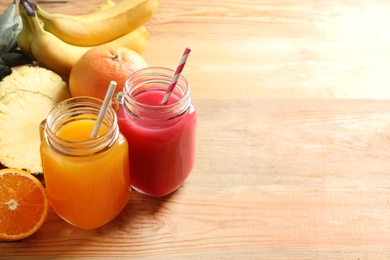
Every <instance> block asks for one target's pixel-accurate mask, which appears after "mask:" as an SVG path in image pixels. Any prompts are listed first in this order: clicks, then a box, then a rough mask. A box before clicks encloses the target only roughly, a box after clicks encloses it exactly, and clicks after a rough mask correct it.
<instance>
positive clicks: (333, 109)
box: [0, 0, 390, 259]
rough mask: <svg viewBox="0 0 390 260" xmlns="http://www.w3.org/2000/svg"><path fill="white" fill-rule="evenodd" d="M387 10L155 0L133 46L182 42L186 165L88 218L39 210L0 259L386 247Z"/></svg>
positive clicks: (171, 48)
mask: <svg viewBox="0 0 390 260" xmlns="http://www.w3.org/2000/svg"><path fill="white" fill-rule="evenodd" d="M7 2H8V1H7ZM44 2H45V1H40V5H41V6H42V7H45V9H47V10H50V11H51V12H62V13H83V12H86V11H87V10H89V9H91V8H92V7H94V6H96V5H97V4H98V3H100V1H99V0H88V1H63V2H61V3H52V2H51V3H48V2H49V1H46V2H47V3H44ZM7 5H8V3H6V2H5V1H2V2H1V3H0V8H1V9H0V10H4V9H5V7H6V6H7ZM389 13H390V2H388V1H385V0H383V1H380V0H374V1H360V0H349V1H330V0H329V1H327V0H326V1H316V0H303V1H296V0H289V1H280V0H272V1H271V0H247V1H239V0H230V1H222V2H221V1H214V0H209V1H204V0H200V1H196V2H194V1H189V0H180V1H179V0H161V3H160V8H159V10H158V12H157V13H156V15H155V16H154V17H153V19H152V20H151V21H150V22H149V23H148V24H147V27H148V29H149V30H150V32H151V34H152V40H151V42H150V45H149V47H148V49H147V50H146V51H145V53H144V57H145V58H146V59H147V61H148V62H149V65H156V66H166V67H172V68H174V67H175V66H176V65H177V62H178V60H179V59H180V56H181V54H182V52H183V50H184V48H185V47H186V46H190V47H192V49H193V51H192V53H191V56H190V58H189V60H188V62H187V65H186V68H185V73H184V74H185V76H186V77H187V78H188V80H189V82H190V83H191V85H192V97H193V101H194V103H195V105H196V107H197V109H198V112H199V120H198V135H197V138H198V140H197V155H196V166H195V169H194V171H193V172H192V174H191V175H190V177H189V179H188V180H187V181H186V183H185V184H184V186H183V187H182V188H181V189H180V190H178V191H177V192H175V193H174V194H172V195H170V196H168V197H165V198H151V197H147V196H144V195H140V194H138V193H136V192H134V191H133V192H132V198H131V200H130V202H129V204H128V206H127V207H126V208H125V210H124V211H123V212H122V213H121V215H120V216H119V217H118V218H116V219H115V220H114V221H112V222H111V223H109V224H108V225H106V226H104V227H102V228H99V229H96V230H92V231H83V230H80V229H78V228H75V227H73V226H71V225H69V224H67V223H65V222H64V221H63V220H61V219H60V218H59V217H58V216H57V215H56V214H55V213H54V212H53V211H50V214H49V216H48V218H47V220H46V222H45V224H44V225H43V227H42V228H41V229H40V230H39V231H38V232H37V233H36V234H34V235H33V236H31V237H29V238H27V239H25V240H23V241H21V242H0V258H6V259H7V258H10V257H32V258H41V257H62V258H78V257H87V258H93V259H95V258H99V257H101V258H130V257H131V258H132V259H147V258H150V259H155V258H158V259H389V258H390V233H389V232H388V230H389V229H390V204H389V199H390V177H389V176H390V100H389V99H388V98H389V97H390V88H389V87H388V86H389V83H390V63H389V62H390V48H389V46H390V45H389V43H390V29H389V28H390V27H388V26H387V25H388V24H390V16H389V15H388V14H389Z"/></svg>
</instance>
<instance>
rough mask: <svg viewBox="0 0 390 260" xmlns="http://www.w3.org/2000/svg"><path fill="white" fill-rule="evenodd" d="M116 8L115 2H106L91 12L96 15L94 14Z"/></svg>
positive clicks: (109, 0) (107, 0) (105, 0)
mask: <svg viewBox="0 0 390 260" xmlns="http://www.w3.org/2000/svg"><path fill="white" fill-rule="evenodd" d="M113 6H115V2H114V1H111V0H104V2H103V3H101V4H100V5H98V6H97V7H96V8H94V9H92V10H91V13H94V12H100V11H103V10H107V9H109V8H111V7H113Z"/></svg>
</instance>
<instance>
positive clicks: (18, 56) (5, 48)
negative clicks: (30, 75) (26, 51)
mask: <svg viewBox="0 0 390 260" xmlns="http://www.w3.org/2000/svg"><path fill="white" fill-rule="evenodd" d="M21 29H22V20H21V17H20V15H16V3H15V1H13V2H12V3H11V4H10V5H9V6H8V8H7V9H6V10H5V11H4V13H3V14H2V15H0V80H1V79H2V78H3V77H5V76H7V75H9V74H11V72H12V71H11V67H13V66H18V65H22V64H26V63H30V62H31V60H30V59H28V58H27V57H25V56H24V55H23V54H22V53H20V52H19V51H18V50H16V47H17V43H16V40H17V36H18V34H19V32H20V31H21Z"/></svg>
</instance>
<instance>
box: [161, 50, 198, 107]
mask: <svg viewBox="0 0 390 260" xmlns="http://www.w3.org/2000/svg"><path fill="white" fill-rule="evenodd" d="M190 52H191V49H190V48H186V49H185V51H184V53H183V56H182V57H181V60H180V63H179V66H177V69H176V71H175V75H174V76H173V78H172V81H171V84H170V85H169V87H168V88H167V91H166V92H165V95H164V98H163V100H162V101H161V105H166V104H167V103H168V100H169V97H170V96H171V94H172V92H173V89H174V88H175V86H176V83H177V80H178V79H179V77H180V74H181V72H182V71H183V68H184V65H186V61H187V58H188V55H189V54H190Z"/></svg>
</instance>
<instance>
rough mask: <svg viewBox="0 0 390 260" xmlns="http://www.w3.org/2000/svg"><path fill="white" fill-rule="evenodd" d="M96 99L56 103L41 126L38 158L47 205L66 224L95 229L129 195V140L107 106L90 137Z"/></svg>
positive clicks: (116, 211)
mask: <svg viewBox="0 0 390 260" xmlns="http://www.w3.org/2000/svg"><path fill="white" fill-rule="evenodd" d="M101 106H102V101H101V100H100V99H95V98H90V97H77V98H71V99H68V100H65V101H63V102H61V103H59V104H58V105H57V106H56V107H54V108H53V110H52V111H51V112H50V113H49V115H48V117H47V119H46V121H45V122H44V123H43V124H42V125H41V137H42V141H41V148H40V152H41V159H42V167H43V174H44V179H45V185H46V191H47V196H48V198H49V201H50V205H51V206H52V207H53V209H54V210H55V211H56V212H57V214H58V215H59V216H61V217H62V218H63V219H65V220H66V221H68V222H69V223H71V224H73V225H75V226H77V227H80V228H83V229H94V228H98V227H100V226H103V225H104V224H106V223H108V222H109V221H111V220H112V219H114V218H115V217H116V216H117V215H118V214H119V213H120V212H121V211H122V209H123V208H124V207H125V205H126V204H127V203H128V200H129V198H130V168H129V158H128V143H127V140H126V138H125V137H124V136H123V135H122V134H121V133H120V131H119V127H118V124H117V116H116V113H115V111H114V110H113V109H112V108H111V107H109V108H108V110H107V112H106V114H105V116H104V119H103V121H102V125H101V127H100V129H99V131H98V132H97V136H96V137H95V138H91V137H90V135H91V132H92V131H93V128H94V126H95V123H96V119H97V115H98V114H99V110H100V108H101Z"/></svg>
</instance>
